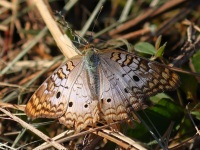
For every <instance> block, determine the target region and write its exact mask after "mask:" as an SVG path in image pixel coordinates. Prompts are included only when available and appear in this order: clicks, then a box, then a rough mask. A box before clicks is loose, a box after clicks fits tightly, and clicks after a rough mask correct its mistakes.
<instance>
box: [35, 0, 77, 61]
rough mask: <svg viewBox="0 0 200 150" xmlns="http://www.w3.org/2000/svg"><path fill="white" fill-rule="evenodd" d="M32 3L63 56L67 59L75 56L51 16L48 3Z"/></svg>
mask: <svg viewBox="0 0 200 150" xmlns="http://www.w3.org/2000/svg"><path fill="white" fill-rule="evenodd" d="M34 2H35V5H36V6H37V8H38V10H39V12H40V14H41V16H42V18H43V20H44V22H45V23H46V25H47V27H48V29H49V31H50V32H51V34H52V36H53V38H54V40H55V41H56V43H57V45H58V47H59V48H60V50H61V52H62V53H63V55H64V56H65V57H68V58H70V57H73V56H75V55H77V53H76V52H75V48H74V45H73V43H72V42H71V40H70V39H69V38H68V37H67V36H66V35H65V34H63V33H62V31H61V30H60V28H59V27H58V25H57V23H56V22H55V20H54V18H53V15H51V13H50V11H51V10H50V7H49V6H48V3H47V2H46V3H45V2H44V1H43V0H35V1H34Z"/></svg>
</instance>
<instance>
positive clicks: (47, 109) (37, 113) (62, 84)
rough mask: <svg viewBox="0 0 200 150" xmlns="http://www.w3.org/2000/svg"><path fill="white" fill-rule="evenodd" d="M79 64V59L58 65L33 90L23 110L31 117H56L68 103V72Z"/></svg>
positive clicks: (63, 110)
mask: <svg viewBox="0 0 200 150" xmlns="http://www.w3.org/2000/svg"><path fill="white" fill-rule="evenodd" d="M80 65H81V61H80V59H74V60H73V61H68V62H67V63H66V64H64V65H63V66H61V67H59V68H58V69H57V70H55V71H54V72H53V74H52V75H51V76H50V77H49V78H47V79H46V81H45V82H44V83H42V85H41V86H40V87H39V88H38V89H37V90H36V91H35V93H34V94H33V95H32V97H31V98H30V100H29V102H28V103H27V105H26V108H25V112H26V114H27V115H28V116H29V117H30V118H32V119H35V118H39V117H45V118H57V117H60V116H61V115H62V114H64V112H65V111H66V108H67V105H68V101H67V100H68V99H67V98H68V95H69V93H70V90H69V88H68V87H69V85H71V84H73V83H72V80H68V78H69V76H70V72H72V70H73V69H74V68H75V67H79V66H80Z"/></svg>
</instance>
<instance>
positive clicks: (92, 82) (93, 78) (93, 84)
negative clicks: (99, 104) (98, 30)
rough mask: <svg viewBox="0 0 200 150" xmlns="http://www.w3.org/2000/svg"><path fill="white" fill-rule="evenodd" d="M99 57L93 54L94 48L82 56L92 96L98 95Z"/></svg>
mask: <svg viewBox="0 0 200 150" xmlns="http://www.w3.org/2000/svg"><path fill="white" fill-rule="evenodd" d="M99 62H100V59H99V55H98V54H97V53H96V52H95V50H94V48H92V49H89V50H87V52H86V54H85V56H84V64H85V68H86V70H87V73H88V81H89V86H90V88H91V92H92V94H94V96H98V95H99V73H98V67H99Z"/></svg>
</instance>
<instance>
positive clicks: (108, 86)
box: [100, 51, 179, 120]
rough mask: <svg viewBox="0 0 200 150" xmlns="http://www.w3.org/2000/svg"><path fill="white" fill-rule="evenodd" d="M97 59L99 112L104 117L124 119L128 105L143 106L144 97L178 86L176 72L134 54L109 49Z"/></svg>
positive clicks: (136, 108)
mask: <svg viewBox="0 0 200 150" xmlns="http://www.w3.org/2000/svg"><path fill="white" fill-rule="evenodd" d="M100 58H101V65H100V66H101V68H102V69H101V71H100V72H101V76H100V77H101V80H100V81H101V82H100V83H101V86H100V87H101V91H100V93H101V95H100V99H101V111H102V112H103V116H104V119H106V120H121V119H124V118H127V114H128V112H130V106H131V107H132V108H133V109H134V110H140V109H143V108H145V107H146V106H147V105H146V101H145V99H146V98H147V97H149V96H151V95H155V94H156V93H159V92H162V91H166V90H174V89H175V88H176V87H177V86H178V85H179V77H178V75H177V74H175V73H174V72H172V71H171V70H169V69H168V68H166V67H164V66H163V65H161V64H159V63H156V62H153V61H149V60H146V59H144V58H140V57H138V56H136V55H133V54H130V53H127V52H122V51H120V52H119V51H112V52H109V53H105V54H101V57H100Z"/></svg>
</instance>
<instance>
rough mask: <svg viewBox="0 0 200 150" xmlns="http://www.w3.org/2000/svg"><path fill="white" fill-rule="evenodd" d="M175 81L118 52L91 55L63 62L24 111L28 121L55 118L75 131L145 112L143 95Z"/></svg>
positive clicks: (157, 67)
mask: <svg viewBox="0 0 200 150" xmlns="http://www.w3.org/2000/svg"><path fill="white" fill-rule="evenodd" d="M179 84H180V80H179V77H178V75H177V74H176V73H174V72H173V71H172V70H170V69H169V68H168V67H166V66H164V65H162V64H159V63H157V62H155V61H149V60H147V59H145V58H141V57H139V56H137V55H134V54H132V53H129V52H125V51H120V50H97V49H95V48H93V47H91V48H90V49H88V50H87V51H86V52H85V54H83V55H78V56H75V57H73V58H71V59H69V60H68V61H67V62H66V63H65V64H64V65H62V66H60V67H59V68H58V69H56V70H55V71H54V72H53V73H52V75H51V76H50V77H48V78H47V79H46V81H44V83H42V85H41V86H40V87H39V88H38V89H37V90H36V91H35V93H34V94H33V95H32V97H31V98H30V100H29V102H28V103H27V105H26V108H25V112H26V114H27V116H29V117H30V118H32V119H35V118H39V117H44V118H58V120H59V122H60V123H61V124H64V125H65V126H67V127H68V128H75V130H76V131H77V132H78V131H81V130H83V129H85V128H86V127H87V126H95V125H96V124H97V122H98V121H100V120H104V121H106V122H113V121H118V120H123V119H126V118H128V115H129V114H130V112H131V111H132V110H134V111H138V110H141V109H144V108H146V107H147V104H146V99H147V98H148V97H149V96H152V95H155V94H157V93H159V92H163V91H167V90H175V89H176V88H177V87H178V86H179Z"/></svg>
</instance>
